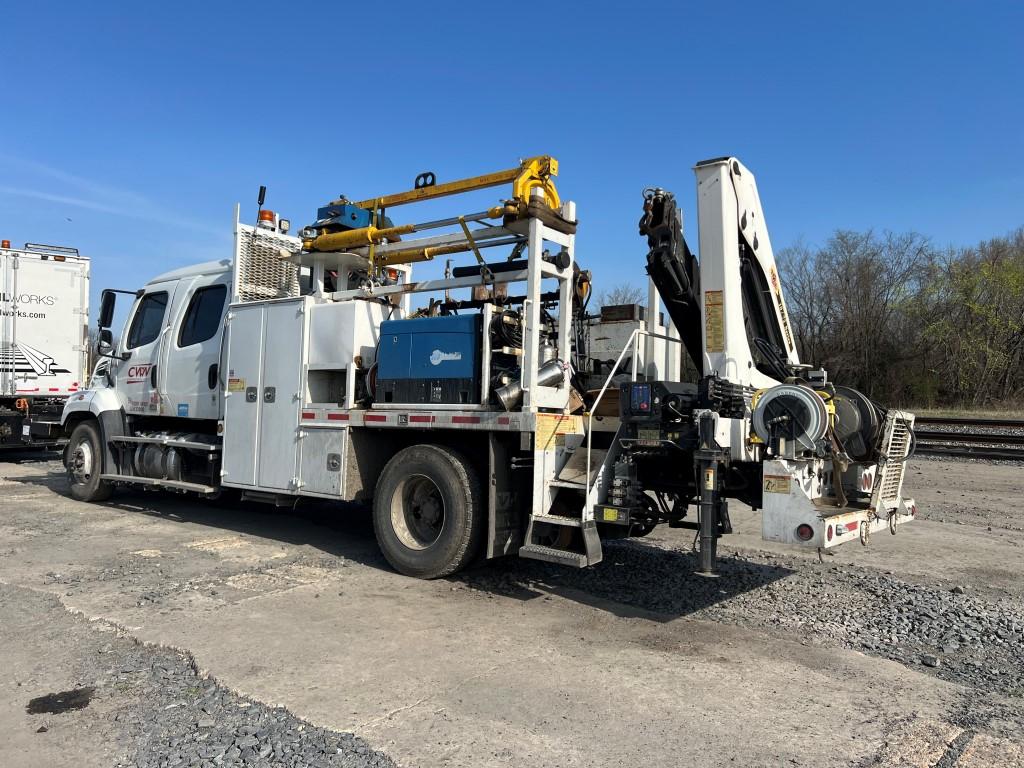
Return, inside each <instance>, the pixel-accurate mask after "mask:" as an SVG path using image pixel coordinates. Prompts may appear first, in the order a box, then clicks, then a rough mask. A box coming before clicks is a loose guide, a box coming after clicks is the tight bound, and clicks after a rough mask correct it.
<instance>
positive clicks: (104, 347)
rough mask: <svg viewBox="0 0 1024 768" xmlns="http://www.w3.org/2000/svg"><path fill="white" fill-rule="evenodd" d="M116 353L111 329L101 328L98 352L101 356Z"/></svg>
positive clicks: (97, 344)
mask: <svg viewBox="0 0 1024 768" xmlns="http://www.w3.org/2000/svg"><path fill="white" fill-rule="evenodd" d="M113 351H114V334H113V333H112V332H111V330H110V329H109V328H100V336H99V340H98V341H97V343H96V352H97V354H99V355H103V356H108V355H110V353H111V352H113Z"/></svg>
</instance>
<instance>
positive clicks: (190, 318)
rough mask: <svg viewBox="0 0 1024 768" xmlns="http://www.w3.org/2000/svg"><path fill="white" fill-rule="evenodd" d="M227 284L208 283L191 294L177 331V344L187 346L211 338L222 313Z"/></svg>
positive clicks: (217, 327)
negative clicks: (179, 328)
mask: <svg viewBox="0 0 1024 768" xmlns="http://www.w3.org/2000/svg"><path fill="white" fill-rule="evenodd" d="M227 295H228V290H227V286H224V285H210V286H207V287H206V288H200V289H199V290H198V291H196V292H195V293H193V294H192V299H191V300H190V301H189V303H188V309H187V310H185V319H184V320H182V322H181V331H180V332H179V333H178V346H179V347H188V346H191V345H192V344H199V343H200V342H203V341H206V340H207V339H211V338H213V336H214V335H215V334H216V333H217V331H218V329H219V328H220V318H221V316H222V315H223V314H224V299H225V298H226V297H227Z"/></svg>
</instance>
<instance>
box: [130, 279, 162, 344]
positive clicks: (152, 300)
mask: <svg viewBox="0 0 1024 768" xmlns="http://www.w3.org/2000/svg"><path fill="white" fill-rule="evenodd" d="M166 309H167V292H166V291H158V292H157V293H150V294H147V295H146V296H143V297H142V301H141V302H139V308H138V309H137V310H135V317H134V318H133V319H132V327H131V328H129V329H128V349H135V348H136V347H141V346H142V345H143V344H149V343H150V342H151V341H153V340H155V339H156V337H157V336H159V335H160V326H161V325H163V320H164V311H165V310H166Z"/></svg>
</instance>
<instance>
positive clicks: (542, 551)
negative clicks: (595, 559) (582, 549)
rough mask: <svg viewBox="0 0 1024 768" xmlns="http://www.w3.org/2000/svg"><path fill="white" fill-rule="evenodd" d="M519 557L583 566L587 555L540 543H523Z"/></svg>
mask: <svg viewBox="0 0 1024 768" xmlns="http://www.w3.org/2000/svg"><path fill="white" fill-rule="evenodd" d="M519 556H520V557H528V558H530V559H531V560H543V561H544V562H546V563H557V564H558V565H568V566H571V567H573V568H585V567H586V566H587V556H586V555H584V554H581V553H579V552H566V551H565V550H564V549H555V548H554V547H545V546H543V545H541V544H524V545H523V546H521V547H520V548H519Z"/></svg>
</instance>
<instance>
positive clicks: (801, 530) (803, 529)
mask: <svg viewBox="0 0 1024 768" xmlns="http://www.w3.org/2000/svg"><path fill="white" fill-rule="evenodd" d="M831 531H832V527H831V526H829V532H830V533H831ZM796 537H797V538H798V539H800V541H810V540H811V539H813V538H814V529H813V528H811V526H809V525H808V524H807V523H801V524H800V525H798V526H797V527H796ZM829 538H831V537H829Z"/></svg>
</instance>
